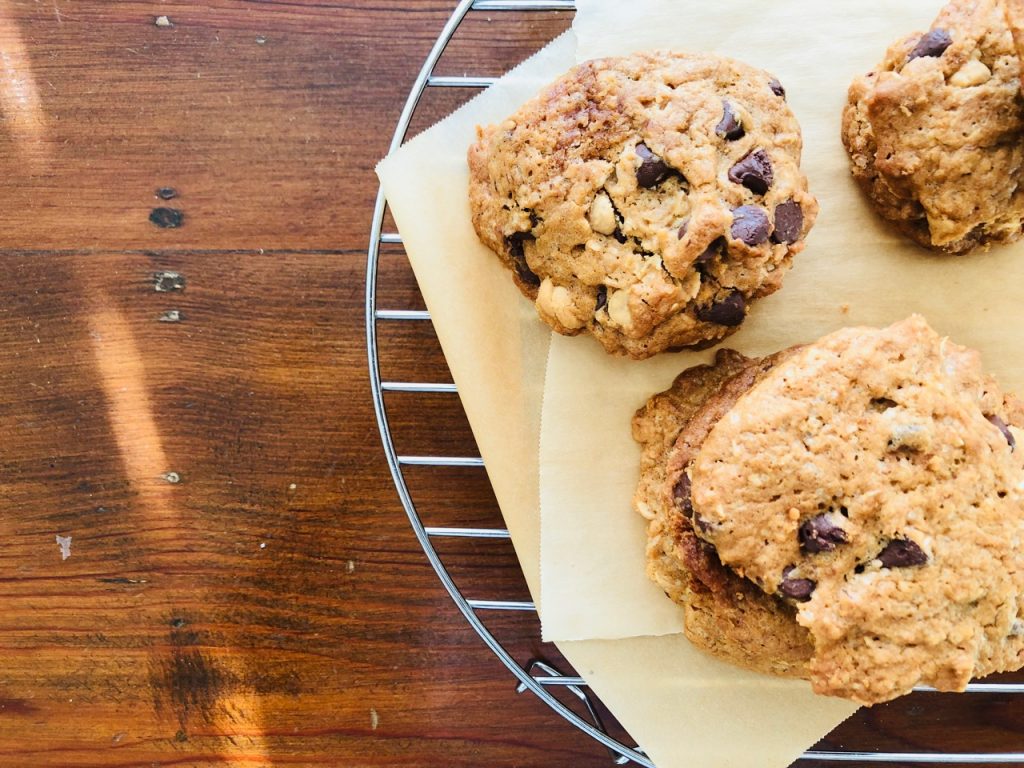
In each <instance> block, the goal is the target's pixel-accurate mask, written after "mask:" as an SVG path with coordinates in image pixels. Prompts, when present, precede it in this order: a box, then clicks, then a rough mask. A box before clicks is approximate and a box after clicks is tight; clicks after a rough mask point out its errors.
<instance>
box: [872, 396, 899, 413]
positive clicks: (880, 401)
mask: <svg viewBox="0 0 1024 768" xmlns="http://www.w3.org/2000/svg"><path fill="white" fill-rule="evenodd" d="M897 405H899V403H897V402H896V401H895V400H893V399H892V398H889V397H873V398H871V401H870V402H869V403H868V407H869V408H871V410H873V411H878V412H879V413H882V412H884V411H888V410H889V409H890V408H895V407H896V406H897Z"/></svg>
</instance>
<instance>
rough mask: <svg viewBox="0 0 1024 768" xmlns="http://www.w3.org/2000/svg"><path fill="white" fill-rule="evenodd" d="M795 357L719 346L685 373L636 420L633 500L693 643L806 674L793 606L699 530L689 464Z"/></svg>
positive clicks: (805, 645) (654, 563) (805, 639)
mask: <svg viewBox="0 0 1024 768" xmlns="http://www.w3.org/2000/svg"><path fill="white" fill-rule="evenodd" d="M786 354H788V353H781V354H780V355H777V356H773V357H771V358H765V359H761V360H758V359H750V358H746V357H744V356H743V355H741V354H739V353H738V352H734V351H732V350H729V349H723V350H719V352H718V354H717V356H716V358H715V363H714V365H702V366H699V367H697V368H691V369H689V370H686V371H684V372H683V373H681V374H680V375H679V376H678V377H676V380H675V381H674V382H673V383H672V386H671V387H670V388H669V389H668V390H666V391H665V392H662V393H660V394H658V395H655V396H654V397H653V398H651V400H650V401H649V402H648V403H647V404H646V405H645V406H644V407H643V408H641V409H640V410H639V411H637V413H636V415H635V416H634V418H633V437H634V439H636V441H637V442H638V443H640V445H641V448H642V452H641V462H640V483H639V485H638V486H637V491H636V494H635V496H634V499H633V504H634V507H635V508H636V510H637V511H638V512H639V513H640V514H641V515H643V516H644V518H645V519H646V520H647V537H648V539H647V541H648V543H647V574H648V576H650V577H651V579H652V580H653V581H654V582H655V583H656V584H658V586H660V587H661V588H662V589H663V590H664V591H665V594H666V595H668V597H669V598H671V599H672V600H673V601H675V602H676V603H678V604H679V605H681V606H682V607H683V609H684V612H685V614H684V622H685V625H684V626H685V631H686V636H687V637H688V638H689V639H690V641H691V642H692V643H694V645H696V646H698V647H700V648H703V649H704V650H706V651H708V652H709V653H712V654H714V655H715V656H718V657H719V658H722V659H724V660H726V661H729V662H731V663H733V664H736V665H738V666H742V667H746V668H747V669H752V670H754V671H757V672H764V673H768V674H775V675H782V676H786V677H806V676H807V660H808V659H809V658H810V656H811V651H812V650H813V646H812V645H811V641H810V635H809V634H808V633H807V630H806V629H804V628H803V627H801V626H800V625H798V624H797V623H796V620H795V619H796V614H795V610H794V608H793V607H792V606H791V605H789V604H787V603H786V602H785V601H783V600H781V599H779V598H777V597H771V596H769V595H766V594H765V593H764V592H762V591H761V590H760V589H758V588H757V586H756V585H754V584H753V583H752V582H750V581H748V580H746V579H744V578H742V577H740V576H738V575H737V574H736V573H734V572H733V571H732V570H730V569H729V568H726V567H725V566H723V565H722V563H721V561H720V560H719V559H718V555H717V554H716V553H715V550H714V547H712V546H711V545H710V544H708V543H707V542H705V541H703V540H701V539H700V538H698V537H697V535H696V534H695V533H694V531H693V526H692V522H693V520H692V518H693V508H692V507H691V506H690V492H689V476H688V475H687V474H686V473H685V472H684V469H685V468H686V467H687V466H688V465H689V463H690V461H691V460H692V459H693V456H694V454H695V453H696V451H697V450H698V449H699V448H700V445H701V443H703V441H704V438H705V437H707V433H708V431H709V430H710V429H711V427H713V426H714V424H715V423H716V422H717V421H718V420H719V419H720V418H721V417H722V414H723V413H725V412H727V411H728V410H729V409H730V408H731V407H732V406H733V405H734V404H735V402H736V400H737V399H738V398H739V397H740V396H741V395H742V394H743V393H744V392H745V391H746V390H747V389H749V388H750V387H751V386H753V384H754V383H755V381H756V380H757V379H758V378H760V377H761V376H763V375H764V373H765V372H766V371H767V370H770V368H771V367H772V365H774V364H775V362H776V361H777V360H778V359H780V358H782V357H784V356H785V355H786Z"/></svg>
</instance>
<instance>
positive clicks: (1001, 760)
mask: <svg viewBox="0 0 1024 768" xmlns="http://www.w3.org/2000/svg"><path fill="white" fill-rule="evenodd" d="M572 10H575V0H460V2H459V4H458V6H457V7H456V8H455V10H454V11H453V12H452V15H451V17H450V18H449V20H448V22H447V23H446V24H445V26H444V28H443V29H442V31H441V34H440V35H439V36H438V38H437V40H436V42H435V43H434V45H433V47H432V48H431V50H430V53H429V54H428V56H427V58H426V61H425V62H424V64H423V67H422V69H421V70H420V73H419V76H418V77H417V78H416V81H415V82H414V83H413V86H412V89H411V91H410V93H409V97H408V99H407V101H406V103H405V106H404V108H403V110H402V113H401V116H400V117H399V120H398V124H397V126H396V128H395V133H394V136H393V138H392V141H391V145H390V148H389V151H394V150H396V149H398V147H399V146H401V144H402V142H403V141H404V140H405V137H406V133H407V131H408V129H409V125H410V123H411V121H412V118H413V115H414V114H415V112H416V108H417V106H418V105H419V103H420V100H421V98H422V96H423V94H424V91H425V90H426V89H427V88H474V89H482V88H487V87H488V86H490V85H491V84H492V83H493V82H494V81H495V79H496V78H493V77H483V76H475V75H462V76H444V75H435V74H434V68H435V66H436V65H437V63H438V61H439V60H440V58H441V56H442V54H443V53H444V51H445V48H446V47H447V46H448V44H449V42H450V41H451V39H452V37H453V36H454V34H455V33H456V31H457V30H458V28H459V26H460V25H461V24H462V23H463V21H464V20H465V18H466V16H467V15H468V14H469V12H470V11H494V12H502V11H535V12H544V11H572ZM386 208H387V203H386V200H385V199H384V195H383V192H382V191H378V194H377V199H376V205H375V208H374V213H373V223H372V227H371V231H370V243H369V249H368V253H367V269H366V343H367V356H368V359H369V369H370V371H369V372H370V384H371V390H372V392H371V394H372V399H373V405H374V410H375V412H376V416H377V423H378V426H379V428H380V435H381V441H382V443H383V447H384V452H385V456H386V458H387V461H388V466H389V467H390V470H391V476H392V479H393V480H394V483H395V488H396V490H397V492H398V496H399V499H400V501H401V503H402V506H403V507H404V509H405V511H406V514H407V515H408V517H409V522H410V523H411V525H412V528H413V531H414V532H415V534H416V538H417V540H418V541H419V543H420V545H421V546H422V548H423V551H424V553H425V554H426V556H427V559H428V561H429V562H430V565H431V566H432V567H433V568H434V571H435V572H436V573H437V576H438V578H439V579H440V581H441V583H442V585H443V586H444V588H445V589H446V590H447V592H448V594H449V595H450V596H451V598H452V600H453V601H454V602H455V605H456V607H457V608H458V609H459V610H460V611H461V613H462V615H463V616H464V617H465V619H466V621H467V622H468V623H469V625H470V627H472V629H473V630H474V631H475V632H476V633H477V634H478V635H479V636H480V638H481V639H482V640H483V641H484V643H485V644H486V646H487V647H488V648H489V649H490V650H491V651H492V652H493V653H494V654H495V656H497V657H498V658H499V659H500V660H501V661H502V663H503V664H504V665H505V666H506V667H507V668H508V669H509V670H510V671H511V672H512V674H513V675H514V676H515V677H516V679H517V680H518V686H517V688H516V690H517V691H518V692H520V693H522V692H524V691H527V690H529V691H531V692H533V693H534V694H535V695H536V696H537V697H538V698H539V699H541V701H543V702H544V703H545V704H547V705H548V706H549V707H550V708H551V709H552V710H553V711H554V712H555V713H557V714H558V715H560V716H561V717H563V718H565V719H566V720H567V721H568V722H570V723H571V724H573V725H574V726H575V727H577V728H579V729H580V730H581V731H583V732H584V733H586V734H587V735H589V736H590V737H591V738H593V739H595V740H596V741H597V742H599V743H601V744H602V745H604V746H605V747H606V748H607V749H608V751H609V753H610V756H611V759H612V762H613V763H615V764H617V765H624V764H627V763H631V764H635V765H641V766H647V768H654V765H653V763H652V762H651V761H650V760H649V759H648V758H647V757H646V755H644V754H643V751H642V750H640V749H639V747H636V746H630V745H627V744H625V743H623V742H621V741H619V740H618V739H616V738H614V737H613V736H611V735H609V734H608V732H607V731H606V730H605V727H604V724H603V723H602V721H601V718H600V715H599V714H598V709H597V708H596V707H595V697H594V695H593V693H591V692H590V691H589V689H588V688H587V683H586V681H585V680H584V679H583V678H582V677H579V676H576V675H572V674H564V673H562V672H561V671H559V670H558V669H556V668H555V667H553V666H552V665H550V664H548V663H546V662H545V661H543V660H539V659H531V660H529V661H528V662H527V663H526V664H525V665H521V664H520V663H519V662H517V661H516V659H515V658H513V656H512V655H511V654H510V653H509V652H508V650H506V648H505V647H504V646H503V645H502V644H501V643H500V642H499V641H498V640H497V638H496V637H495V636H494V634H492V633H491V631H490V630H489V629H488V628H487V627H486V626H485V625H484V623H483V621H482V620H481V618H480V616H479V615H478V614H479V613H482V612H487V611H516V612H533V613H535V612H536V607H535V606H534V604H533V603H532V602H529V601H512V600H490V599H478V598H473V599H470V598H466V597H465V596H464V595H463V594H462V592H461V591H460V590H459V588H458V586H457V585H456V583H455V580H454V579H453V578H452V576H451V573H450V572H449V568H448V566H446V565H445V563H444V561H443V560H442V557H441V556H440V555H439V553H438V551H437V549H436V548H435V546H434V540H435V539H444V538H459V539H508V538H509V533H508V531H507V530H505V529H502V528H457V527H432V526H426V525H424V523H423V520H422V519H421V517H420V514H419V512H418V511H417V509H416V506H415V504H414V503H413V500H412V495H411V493H410V490H409V485H408V484H407V481H406V478H405V474H404V471H403V468H406V467H412V466H425V467H483V460H482V459H481V458H479V457H475V456H429V455H400V454H399V453H398V452H397V451H396V448H395V443H394V439H393V436H392V433H391V429H390V427H389V423H388V416H387V410H386V407H385V403H384V393H385V392H402V393H407V394H427V393H429V394H453V395H454V394H456V389H455V385H454V384H445V383H428V382H409V381H385V380H382V378H381V367H380V354H379V348H378V341H377V338H378V337H377V325H378V323H380V322H429V321H430V315H429V313H428V312H427V311H424V310H413V309H394V308H387V309H378V308H377V276H378V275H377V273H378V263H379V259H380V248H381V246H382V245H385V244H401V242H402V238H401V235H400V234H398V233H397V232H384V231H383V227H384V217H385V210H386ZM539 635H540V626H539V621H535V622H534V626H533V637H539ZM557 689H561V690H565V691H568V692H569V693H571V694H572V695H573V696H574V697H575V698H576V699H578V700H579V701H580V702H581V703H582V706H583V709H584V710H585V711H586V714H587V717H589V719H587V717H584V716H582V715H580V714H578V713H577V712H575V711H573V710H572V709H571V708H570V707H568V706H567V705H566V704H564V703H563V702H562V701H560V700H559V699H557V698H556V697H555V696H554V695H553V694H552V691H553V690H557ZM918 690H920V691H929V690H931V689H928V688H924V687H922V688H920V689H918ZM968 693H990V694H991V693H999V694H1021V693H1024V684H1018V683H974V684H971V685H970V686H968ZM800 759H801V760H813V761H818V762H837V763H851V762H852V763H870V764H875V763H902V764H930V765H938V764H943V765H954V764H955V765H967V764H1018V765H1024V752H999V753H992V752H988V753H985V752H978V753H935V752H863V751H820V750H819V751H808V752H805V753H804V755H803V756H802V757H801V758H800Z"/></svg>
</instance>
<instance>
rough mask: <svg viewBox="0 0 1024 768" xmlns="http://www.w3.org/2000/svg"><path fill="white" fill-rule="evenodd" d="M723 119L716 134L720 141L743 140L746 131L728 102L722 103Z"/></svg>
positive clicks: (716, 129)
mask: <svg viewBox="0 0 1024 768" xmlns="http://www.w3.org/2000/svg"><path fill="white" fill-rule="evenodd" d="M722 111H723V114H722V119H721V121H720V122H719V123H718V125H716V126H715V134H716V135H717V136H718V138H720V139H725V140H726V141H736V139H742V138H743V135H744V134H745V133H746V131H745V130H744V129H743V123H742V122H740V118H739V115H737V114H736V111H735V110H734V109H733V108H732V104H730V103H729V102H728V101H723V102H722Z"/></svg>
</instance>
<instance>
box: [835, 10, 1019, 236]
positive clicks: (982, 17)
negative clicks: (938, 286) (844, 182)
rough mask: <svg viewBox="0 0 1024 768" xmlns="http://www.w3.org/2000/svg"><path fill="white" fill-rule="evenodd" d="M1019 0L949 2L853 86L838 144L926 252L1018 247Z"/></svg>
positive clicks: (890, 215) (869, 190) (881, 209)
mask: <svg viewBox="0 0 1024 768" xmlns="http://www.w3.org/2000/svg"><path fill="white" fill-rule="evenodd" d="M1019 5H1020V3H1019V0H1005V1H1004V0H954V2H951V3H950V4H948V5H947V6H945V7H944V8H943V9H942V11H941V12H940V14H939V16H938V18H936V20H935V22H934V24H933V25H932V28H931V30H929V31H928V32H926V33H924V34H920V33H915V34H913V35H908V36H907V37H904V38H903V39H901V40H899V41H897V42H896V43H894V44H893V45H892V46H891V47H890V48H889V49H888V50H887V51H886V53H885V57H884V59H883V60H882V62H881V63H880V64H879V65H878V67H877V68H876V70H875V71H874V72H871V73H869V74H867V75H864V76H863V77H858V78H856V79H855V80H854V81H853V83H852V84H851V85H850V89H849V93H848V103H847V105H846V107H845V109H844V111H843V125H842V138H843V144H844V145H845V147H846V150H847V152H848V154H849V156H850V169H851V172H852V173H853V176H854V178H855V179H856V180H857V182H858V183H859V184H860V186H861V187H862V188H863V189H864V191H865V192H866V194H867V196H868V198H869V199H870V200H871V203H872V204H873V205H874V207H875V209H876V210H877V211H878V213H879V214H880V215H881V216H882V217H883V218H885V219H888V220H890V221H892V222H893V223H894V224H895V225H896V226H897V228H898V229H899V230H900V231H901V232H903V233H904V234H905V235H907V236H908V237H910V238H911V239H913V240H915V241H916V242H918V243H919V244H921V245H923V246H926V247H928V248H933V249H936V250H942V251H946V252H948V253H963V252H967V251H970V250H972V249H974V248H977V247H979V246H981V247H985V246H987V245H989V244H992V243H1009V242H1013V241H1015V240H1017V239H1019V238H1020V236H1021V227H1022V223H1024V185H1022V184H1021V180H1022V179H1021V176H1022V173H1024V98H1022V96H1021V90H1020V85H1021V60H1020V58H1019V56H1018V52H1017V48H1016V46H1015V44H1014V34H1013V32H1014V30H1015V29H1016V30H1017V31H1018V37H1019V21H1020V16H1021V14H1020V11H1019V10H1018V11H1017V12H1016V13H1015V12H1014V9H1015V8H1018V6H1019Z"/></svg>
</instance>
